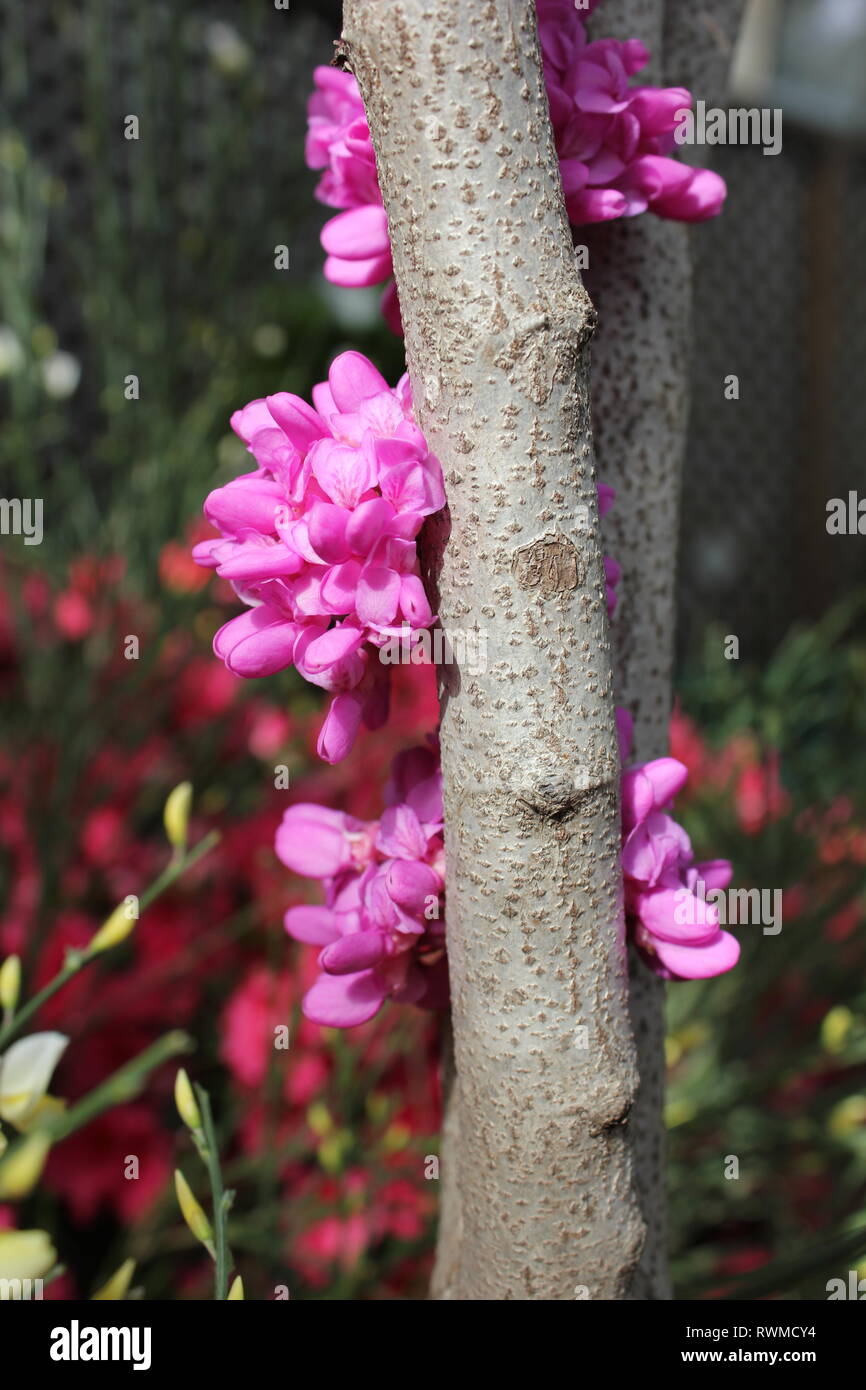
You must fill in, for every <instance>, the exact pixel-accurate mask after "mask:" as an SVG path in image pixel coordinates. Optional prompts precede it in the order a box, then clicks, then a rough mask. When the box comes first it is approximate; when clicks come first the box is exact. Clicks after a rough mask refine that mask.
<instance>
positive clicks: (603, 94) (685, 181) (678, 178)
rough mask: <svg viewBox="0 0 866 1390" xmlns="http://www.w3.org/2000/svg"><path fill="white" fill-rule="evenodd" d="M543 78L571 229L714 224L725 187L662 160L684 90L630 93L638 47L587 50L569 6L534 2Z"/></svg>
mask: <svg viewBox="0 0 866 1390" xmlns="http://www.w3.org/2000/svg"><path fill="white" fill-rule="evenodd" d="M537 10H538V29H539V37H540V39H541V51H542V57H543V60H544V78H545V83H546V85H547V95H548V100H549V102H550V115H551V120H552V123H553V133H554V137H555V140H556V150H557V154H558V155H559V167H560V170H561V172H562V184H563V189H564V192H565V206H566V208H567V210H568V215H569V218H570V220H571V222H572V223H573V224H574V225H575V226H583V225H584V224H586V223H589V222H608V221H610V220H611V219H612V218H616V217H635V216H636V215H637V214H638V213H641V212H647V211H649V212H654V213H656V214H657V215H658V216H659V217H670V218H674V219H675V220H677V221H680V222H702V221H704V220H705V219H706V218H708V217H715V216H716V215H717V214H718V213H719V211H720V210H721V206H722V203H723V202H724V199H725V193H726V188H725V183H724V180H723V179H721V178H720V177H719V175H718V174H714V173H713V172H712V170H710V169H693V168H691V167H690V166H689V165H688V164H681V163H680V162H679V161H678V160H675V159H671V158H669V155H670V151H671V150H672V149H673V146H674V139H673V132H674V130H675V128H676V115H677V112H678V111H683V110H687V109H689V108H690V107H691V104H692V98H691V93H690V92H688V91H687V90H686V88H685V87H646V86H634V87H632V86H630V85H629V84H630V79H631V78H632V77H634V76H635V74H636V73H638V72H640V71H641V69H642V68H645V67H646V65H647V63H648V62H649V57H650V55H649V53H648V52H647V50H646V48H645V47H644V45H643V44H642V43H640V42H639V40H637V39H628V40H626V41H625V42H624V43H622V42H620V41H619V40H618V39H598V40H596V41H595V42H594V43H590V42H589V39H588V38H587V34H586V30H585V28H584V26H583V23H582V21H581V17H580V15H579V13H578V12H577V11H576V10H575V7H574V5H573V3H571V0H537Z"/></svg>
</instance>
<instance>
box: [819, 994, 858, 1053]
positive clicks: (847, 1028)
mask: <svg viewBox="0 0 866 1390" xmlns="http://www.w3.org/2000/svg"><path fill="white" fill-rule="evenodd" d="M853 1023H854V1015H853V1014H852V1012H851V1010H850V1009H846V1008H845V1006H844V1004H838V1005H837V1006H836V1008H835V1009H831V1010H830V1012H829V1013H828V1014H825V1015H824V1018H823V1019H822V1021H821V1042H822V1043H823V1044H824V1047H825V1049H826V1050H827V1052H841V1051H842V1049H843V1048H844V1046H845V1043H846V1042H847V1041H848V1037H849V1035H850V1033H851V1027H852V1024H853Z"/></svg>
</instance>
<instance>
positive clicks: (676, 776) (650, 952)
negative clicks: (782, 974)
mask: <svg viewBox="0 0 866 1390" xmlns="http://www.w3.org/2000/svg"><path fill="white" fill-rule="evenodd" d="M688 775H689V774H688V769H687V768H686V767H685V766H684V765H683V764H682V763H680V762H678V761H677V759H676V758H654V759H653V760H652V761H651V762H647V763H641V764H640V765H639V766H637V767H633V768H630V769H629V770H628V771H626V772H625V773H624V774H623V779H622V831H623V847H622V870H623V877H624V882H625V905H626V919H627V922H628V924H629V927H630V929H631V931H632V933H633V936H634V940H635V943H636V945H637V946H638V948H639V950H640V952H641V954H642V955H643V956H644V959H645V960H646V961H647V963H648V964H649V965H650V966H651V967H652V968H653V969H654V970H655V972H656V974H658V975H662V976H663V977H664V978H666V979H673V980H696V979H705V978H707V977H708V976H710V975H721V974H723V973H724V971H726V970H730V969H731V968H732V967H733V966H734V965H736V963H737V960H738V959H739V955H740V947H739V943H738V942H737V940H736V938H735V937H733V936H731V935H730V933H729V932H725V931H722V930H721V928H720V926H719V912H718V908H717V907H716V906H715V905H714V904H713V903H709V902H707V901H706V899H705V892H706V890H707V889H717V888H726V887H727V885H728V883H729V882H730V879H731V872H732V870H731V865H730V864H729V863H728V861H727V860H726V859H716V860H711V861H708V862H706V863H703V864H696V863H695V862H694V855H693V853H692V846H691V842H690V840H689V837H688V835H687V834H686V832H685V831H684V830H683V828H682V826H681V825H678V824H677V822H676V821H675V820H674V819H673V818H672V817H671V816H670V815H669V814H668V808H669V806H670V803H671V801H672V800H673V798H674V797H675V796H676V795H677V793H678V792H679V791H681V790H682V788H683V786H684V785H685V783H686V780H687V778H688Z"/></svg>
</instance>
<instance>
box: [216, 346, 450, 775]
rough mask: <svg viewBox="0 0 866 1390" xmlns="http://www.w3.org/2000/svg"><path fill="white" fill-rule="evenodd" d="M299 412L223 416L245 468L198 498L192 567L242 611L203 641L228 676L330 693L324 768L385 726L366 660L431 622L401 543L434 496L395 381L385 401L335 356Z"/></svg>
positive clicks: (437, 489)
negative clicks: (289, 673)
mask: <svg viewBox="0 0 866 1390" xmlns="http://www.w3.org/2000/svg"><path fill="white" fill-rule="evenodd" d="M313 400H314V402H315V406H314V407H313V406H310V405H308V404H307V403H306V401H303V400H301V399H300V397H298V396H293V395H291V394H289V393H288V392H281V393H280V394H278V395H275V396H269V397H268V398H267V400H256V401H251V402H250V404H249V405H246V406H244V408H243V410H239V411H237V412H236V413H235V414H234V415H233V416H232V427H233V428H234V430H235V432H236V433H237V434H238V435H239V436H240V437H241V439H242V440H243V441H244V443H245V444H246V445H247V448H248V449H249V451H250V453H251V454H252V455H253V458H254V460H255V462H256V464H257V465H258V466H257V467H256V469H255V470H254V471H252V472H250V473H244V474H242V475H241V476H240V477H238V478H235V479H233V480H232V481H231V482H230V483H227V484H226V485H225V486H224V487H220V488H217V489H216V490H215V491H214V492H212V493H211V494H210V495H209V497H208V498H207V500H206V502H205V508H204V510H205V515H206V516H207V518H208V520H209V521H210V522H211V523H212V524H213V525H214V526H216V527H217V528H218V530H219V532H220V537H219V538H217V539H214V540H210V541H204V542H202V543H201V544H199V545H197V546H196V547H195V550H194V552H193V554H194V556H195V559H196V560H197V562H198V563H199V564H201V565H205V566H208V567H210V568H212V569H215V570H216V571H217V573H218V574H219V575H220V576H221V577H222V578H224V579H227V580H229V581H230V582H231V584H232V586H233V588H234V589H235V592H236V593H237V594H238V596H239V597H240V598H241V599H243V601H244V602H245V603H247V604H248V605H249V608H248V609H247V611H246V612H244V613H242V614H241V615H240V616H238V617H236V618H232V619H231V620H230V621H229V622H228V623H226V624H224V626H223V627H221V628H220V630H219V631H218V632H217V634H216V637H215V638H214V650H215V652H216V653H217V655H218V656H219V657H221V658H222V660H223V661H224V662H225V664H226V666H227V667H228V669H229V670H230V671H232V672H233V673H234V674H235V675H237V676H247V677H252V676H267V675H272V674H273V673H274V672H276V671H281V670H284V669H285V668H286V667H288V666H294V667H295V668H296V669H297V670H298V671H299V672H300V674H301V675H302V676H304V678H305V679H306V680H308V681H310V682H311V683H312V684H314V685H318V686H321V687H322V688H323V689H325V690H328V691H330V692H331V694H332V695H333V697H334V698H333V700H332V702H331V705H330V708H329V711H328V714H327V717H326V719H325V723H324V725H323V727H322V731H321V734H320V736H319V744H318V748H319V753H320V755H321V756H322V757H323V758H325V760H326V761H327V762H332V763H333V762H338V761H339V760H340V759H341V758H344V757H345V756H346V754H347V753H348V752H349V750H350V748H351V747H352V744H353V743H354V740H355V736H356V734H357V732H358V729H359V727H360V726H361V724H364V725H366V727H367V728H370V729H375V728H378V727H380V725H381V724H382V723H383V722H384V720H385V718H386V717H387V711H388V668H387V666H384V665H383V664H382V663H381V662H380V660H379V650H378V649H379V648H381V647H382V646H383V645H384V644H385V643H386V642H387V641H388V639H389V638H390V637H392V636H394V635H395V634H401V633H403V632H405V631H406V629H407V628H408V629H409V630H410V632H412V633H415V632H419V631H421V630H423V629H424V628H427V627H429V626H430V623H431V622H432V620H433V615H432V613H431V611H430V605H429V603H428V601H427V598H426V595H425V592H424V587H423V584H422V582H421V578H420V573H419V567H418V555H417V550H416V546H415V538H416V536H417V535H418V532H419V531H420V529H421V526H422V524H423V521H424V518H425V517H426V516H429V515H430V514H431V513H433V512H436V511H438V510H439V509H440V508H441V507H442V506H443V505H444V501H445V495H444V491H443V487H442V474H441V469H440V467H439V463H438V460H437V459H436V458H435V457H434V456H433V455H432V454H431V453H430V452H429V450H428V448H427V444H426V441H425V439H424V435H423V434H422V433H421V431H420V430H419V429H418V427H417V425H416V424H415V423H414V421H413V419H412V401H411V394H410V390H409V383H408V378H407V377H405V376H404V377H403V378H402V379H401V381H400V382H399V383H398V385H397V387H396V389H394V390H391V388H390V387H389V386H388V385H387V383H386V382H385V380H384V378H383V377H381V376H380V374H379V372H378V371H377V370H376V368H375V367H374V366H373V364H372V363H371V362H369V361H368V360H367V358H366V357H363V356H362V355H361V353H359V352H344V353H343V354H342V355H341V356H339V357H337V358H336V359H335V361H334V362H333V363H332V365H331V370H330V373H329V377H328V381H327V383H323V384H322V385H320V386H317V387H315V388H314V390H313Z"/></svg>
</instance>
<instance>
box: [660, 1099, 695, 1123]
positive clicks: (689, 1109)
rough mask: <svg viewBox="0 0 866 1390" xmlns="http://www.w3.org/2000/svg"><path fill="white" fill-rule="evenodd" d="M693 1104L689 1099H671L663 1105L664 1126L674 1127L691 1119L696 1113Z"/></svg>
mask: <svg viewBox="0 0 866 1390" xmlns="http://www.w3.org/2000/svg"><path fill="white" fill-rule="evenodd" d="M696 1113H697V1112H696V1110H695V1107H694V1105H693V1104H692V1102H691V1101H689V1100H672V1101H671V1102H670V1104H668V1105H667V1106H666V1107H665V1127H666V1128H667V1129H676V1128H677V1127H678V1126H679V1125H687V1124H688V1122H689V1120H693V1119H694V1117H695V1114H696Z"/></svg>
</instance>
